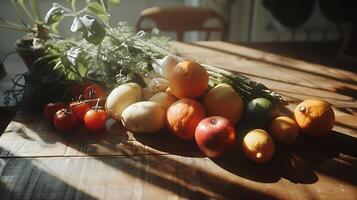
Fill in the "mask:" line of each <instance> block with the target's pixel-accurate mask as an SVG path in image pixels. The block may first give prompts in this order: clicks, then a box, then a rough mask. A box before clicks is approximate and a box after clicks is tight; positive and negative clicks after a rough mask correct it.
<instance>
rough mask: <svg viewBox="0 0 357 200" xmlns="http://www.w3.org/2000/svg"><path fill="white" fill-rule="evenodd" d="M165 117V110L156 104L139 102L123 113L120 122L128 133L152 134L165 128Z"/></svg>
mask: <svg viewBox="0 0 357 200" xmlns="http://www.w3.org/2000/svg"><path fill="white" fill-rule="evenodd" d="M165 115H166V112H165V110H164V109H163V108H162V107H161V106H160V105H159V104H158V103H155V102H150V101H141V102H137V103H134V104H132V105H130V106H128V107H127V108H126V109H125V110H124V111H123V113H122V115H121V122H122V124H123V126H124V127H125V128H126V129H128V130H130V131H133V132H141V133H154V132H158V131H160V130H161V129H163V128H164V127H165V119H166V118H165Z"/></svg>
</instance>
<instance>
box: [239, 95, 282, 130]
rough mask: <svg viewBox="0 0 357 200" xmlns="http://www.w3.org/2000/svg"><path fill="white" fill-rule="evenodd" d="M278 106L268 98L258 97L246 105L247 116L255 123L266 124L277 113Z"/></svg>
mask: <svg viewBox="0 0 357 200" xmlns="http://www.w3.org/2000/svg"><path fill="white" fill-rule="evenodd" d="M275 112H276V108H275V106H274V105H273V103H272V102H271V101H269V100H268V99H266V98H256V99H253V100H251V101H250V102H249V103H248V105H247V106H246V112H245V114H246V117H247V118H248V120H249V121H250V122H251V123H253V124H258V125H264V124H266V123H268V122H269V121H270V120H271V119H272V118H273V117H274V115H275Z"/></svg>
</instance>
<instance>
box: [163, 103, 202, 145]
mask: <svg viewBox="0 0 357 200" xmlns="http://www.w3.org/2000/svg"><path fill="white" fill-rule="evenodd" d="M205 116H206V113H205V110H204V108H203V106H202V105H201V104H200V103H199V102H198V101H195V100H193V99H188V98H183V99H180V100H178V101H176V102H175V103H173V104H172V105H171V106H170V107H169V108H168V109H167V112H166V119H167V125H168V127H169V128H170V130H171V132H172V133H173V134H175V135H176V136H177V137H179V138H181V139H183V140H190V139H193V138H194V135H195V129H196V126H197V125H198V123H199V122H200V121H201V120H202V119H203V118H204V117H205Z"/></svg>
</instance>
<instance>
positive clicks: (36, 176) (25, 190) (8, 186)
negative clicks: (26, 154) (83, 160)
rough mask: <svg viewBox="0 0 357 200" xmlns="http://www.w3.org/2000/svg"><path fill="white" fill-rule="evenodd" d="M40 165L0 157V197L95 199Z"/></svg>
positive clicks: (28, 161) (3, 199)
mask: <svg viewBox="0 0 357 200" xmlns="http://www.w3.org/2000/svg"><path fill="white" fill-rule="evenodd" d="M4 151H7V150H5V149H3V148H1V147H0V152H4ZM40 166H41V164H40V163H37V164H36V161H32V160H31V159H26V158H23V159H20V158H0V172H1V173H0V174H1V176H0V197H1V199H2V200H6V199H88V200H91V199H96V198H94V197H92V196H91V195H89V194H87V193H85V192H82V191H80V190H78V189H76V188H74V187H72V186H71V185H69V184H67V183H65V182H63V181H62V180H60V179H58V178H57V177H55V176H54V175H53V174H49V173H48V172H46V171H45V170H44V169H41V168H40ZM59 195H60V196H59Z"/></svg>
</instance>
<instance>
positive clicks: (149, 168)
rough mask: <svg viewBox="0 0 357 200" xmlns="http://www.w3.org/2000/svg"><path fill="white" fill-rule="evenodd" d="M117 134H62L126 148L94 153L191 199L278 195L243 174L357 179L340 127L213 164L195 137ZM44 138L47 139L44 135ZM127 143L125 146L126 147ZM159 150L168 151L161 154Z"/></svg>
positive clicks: (350, 146) (352, 149) (267, 179)
mask: <svg viewBox="0 0 357 200" xmlns="http://www.w3.org/2000/svg"><path fill="white" fill-rule="evenodd" d="M116 126H117V127H115V128H116V130H118V129H122V130H124V128H123V127H122V126H121V125H120V124H119V123H118V124H116ZM53 133H55V134H56V132H52V134H53ZM117 134H119V135H118V137H116V138H115V139H113V138H111V137H108V134H106V133H104V134H97V133H92V134H91V133H88V132H80V133H79V135H78V136H73V137H72V136H70V135H65V134H62V135H60V134H59V135H60V136H62V137H63V139H64V141H68V146H70V147H71V148H73V149H76V150H78V151H79V152H83V153H84V154H88V153H92V154H89V155H96V154H95V153H96V150H97V149H96V147H93V149H92V150H91V151H90V152H88V151H87V148H82V147H81V145H77V144H76V143H71V142H72V140H75V138H77V139H78V140H80V139H82V140H83V141H82V142H87V140H90V142H89V144H91V143H95V144H96V145H97V147H98V145H101V146H104V147H105V148H107V149H110V151H112V152H123V154H122V155H124V156H121V157H117V156H100V155H99V156H90V157H92V158H93V159H97V160H99V161H101V162H102V163H104V164H107V165H109V166H111V167H113V168H116V169H117V170H120V171H122V172H125V173H127V174H130V175H132V176H133V177H136V178H137V179H141V180H142V181H144V182H148V183H151V184H152V185H156V186H158V187H160V188H164V189H166V190H168V191H171V192H173V193H175V194H177V195H178V196H180V197H184V198H190V199H202V198H234V197H237V196H240V197H247V198H248V197H249V198H263V199H271V198H274V197H273V196H270V195H269V194H266V193H263V192H262V190H263V189H262V188H251V187H249V186H246V185H242V183H244V181H243V182H242V181H240V180H241V179H242V178H245V179H249V180H253V181H257V182H263V183H273V182H277V181H279V180H280V179H281V178H284V179H287V180H289V181H290V182H292V183H302V184H311V183H314V182H316V181H318V177H317V175H316V172H318V173H322V174H325V175H327V176H330V177H333V178H335V179H338V180H342V181H344V182H348V183H352V184H356V180H357V177H356V175H355V171H356V170H357V169H356V166H357V164H356V162H357V161H356V157H357V155H356V152H357V151H356V145H357V144H356V139H355V138H353V137H351V136H346V135H344V134H341V133H337V132H335V133H334V134H331V135H330V136H329V137H327V138H325V139H322V140H311V139H308V138H301V139H300V140H299V141H298V142H297V143H296V144H295V145H294V146H293V147H290V148H289V147H285V146H279V145H278V146H277V151H276V154H275V156H274V158H273V159H272V160H271V161H269V162H268V163H266V164H261V165H258V164H254V163H252V162H250V161H248V160H247V159H246V158H245V156H244V155H243V154H242V151H241V150H240V148H239V147H237V148H236V149H235V150H234V151H233V152H231V153H230V154H229V155H227V156H225V157H223V158H221V159H212V161H213V163H212V162H211V161H210V159H208V158H204V159H202V158H200V159H197V158H196V157H203V155H202V154H201V153H200V152H199V151H198V148H197V147H196V145H195V144H194V142H185V141H180V140H178V139H177V138H176V137H174V136H172V134H169V132H168V131H163V132H161V133H157V134H134V135H133V136H130V135H127V132H125V131H119V132H118V133H117ZM242 136H243V135H241V137H239V139H238V142H237V144H240V143H241V140H242ZM43 140H44V141H46V138H45V137H44V138H43ZM98 141H101V142H100V143H99V142H98ZM133 141H137V142H139V143H141V144H143V145H141V146H138V147H137V148H141V149H139V150H141V151H139V152H141V153H138V152H136V151H133V150H132V148H130V147H129V146H130V145H131V144H132V142H133ZM49 142H52V141H49ZM175 145H177V146H175ZM123 146H124V147H127V148H122V147H123ZM145 146H147V147H150V148H145ZM238 146H239V145H238ZM157 150H158V151H162V152H164V154H158V153H157ZM142 152H144V154H143V153H142ZM165 152H166V153H165ZM190 152H191V153H190ZM192 152H193V153H192ZM176 155H179V156H176ZM180 156H183V157H185V158H182V157H180ZM116 160H117V161H116ZM210 168H212V171H211V170H209V169H210ZM229 172H230V173H229ZM232 174H234V175H235V176H234V175H233V176H232ZM217 184H218V185H217Z"/></svg>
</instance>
